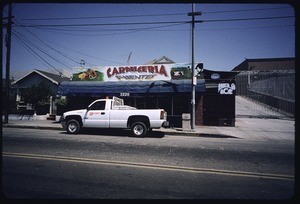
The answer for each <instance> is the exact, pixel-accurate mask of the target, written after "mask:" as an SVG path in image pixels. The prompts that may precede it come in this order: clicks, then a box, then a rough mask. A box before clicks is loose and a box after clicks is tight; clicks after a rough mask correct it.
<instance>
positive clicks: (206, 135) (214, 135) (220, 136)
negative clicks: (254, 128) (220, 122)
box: [198, 133, 241, 139]
mask: <svg viewBox="0 0 300 204" xmlns="http://www.w3.org/2000/svg"><path fill="white" fill-rule="evenodd" d="M198 136H200V137H211V138H233V139H241V138H239V137H234V136H231V135H224V134H209V133H200V134H199V135H198Z"/></svg>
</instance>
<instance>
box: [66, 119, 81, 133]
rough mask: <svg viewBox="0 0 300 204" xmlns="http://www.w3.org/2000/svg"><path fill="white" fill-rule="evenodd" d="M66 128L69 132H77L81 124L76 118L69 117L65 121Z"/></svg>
mask: <svg viewBox="0 0 300 204" xmlns="http://www.w3.org/2000/svg"><path fill="white" fill-rule="evenodd" d="M66 129H67V132H68V133H70V134H77V133H78V132H79V131H80V129H81V126H80V124H79V122H78V121H77V120H75V119H71V120H69V121H68V122H67V125H66Z"/></svg>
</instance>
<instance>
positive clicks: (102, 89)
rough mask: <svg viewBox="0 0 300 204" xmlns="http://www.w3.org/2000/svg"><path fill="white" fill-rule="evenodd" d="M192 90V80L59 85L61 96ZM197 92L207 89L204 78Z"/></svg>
mask: <svg viewBox="0 0 300 204" xmlns="http://www.w3.org/2000/svg"><path fill="white" fill-rule="evenodd" d="M191 91H192V85H191V80H187V79H184V80H170V81H120V82H102V81H99V82H91V81H84V82H83V81H64V82H62V83H61V84H60V85H59V86H58V91H57V93H58V95H61V96H91V97H99V96H102V95H106V96H112V95H116V96H120V94H121V93H129V94H130V96H135V95H145V94H158V93H164V94H167V93H169V94H173V93H189V92H191ZM195 91H196V92H198V93H199V92H202V93H203V92H204V91H205V81H204V79H198V80H197V85H196V88H195Z"/></svg>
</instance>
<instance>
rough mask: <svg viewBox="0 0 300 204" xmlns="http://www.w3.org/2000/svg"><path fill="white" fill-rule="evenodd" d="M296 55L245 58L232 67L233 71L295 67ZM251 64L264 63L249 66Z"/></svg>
mask: <svg viewBox="0 0 300 204" xmlns="http://www.w3.org/2000/svg"><path fill="white" fill-rule="evenodd" d="M292 62H295V58H294V57H282V58H258V59H247V58H246V59H245V60H244V61H243V62H242V63H240V64H239V65H237V66H236V67H234V68H233V69H232V71H243V70H278V69H288V70H290V69H295V63H292ZM249 64H251V65H253V64H256V65H259V64H260V65H263V66H257V67H256V66H253V67H248V66H249Z"/></svg>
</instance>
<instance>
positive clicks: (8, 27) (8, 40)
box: [4, 3, 12, 123]
mask: <svg viewBox="0 0 300 204" xmlns="http://www.w3.org/2000/svg"><path fill="white" fill-rule="evenodd" d="M11 24H12V3H10V4H9V5H8V18H7V25H6V38H5V39H6V77H5V86H6V87H5V89H6V97H5V106H4V107H5V117H4V123H8V113H9V88H10V82H9V81H10V80H9V79H10V50H11Z"/></svg>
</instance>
